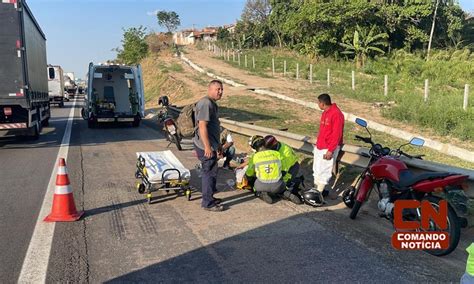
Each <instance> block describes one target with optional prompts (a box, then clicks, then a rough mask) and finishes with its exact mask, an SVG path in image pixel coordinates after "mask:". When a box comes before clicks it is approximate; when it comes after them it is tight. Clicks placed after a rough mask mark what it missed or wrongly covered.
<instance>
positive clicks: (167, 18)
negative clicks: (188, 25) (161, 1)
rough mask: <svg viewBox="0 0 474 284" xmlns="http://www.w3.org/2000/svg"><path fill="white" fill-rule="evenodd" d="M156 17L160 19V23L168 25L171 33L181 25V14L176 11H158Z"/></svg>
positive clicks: (167, 27)
mask: <svg viewBox="0 0 474 284" xmlns="http://www.w3.org/2000/svg"><path fill="white" fill-rule="evenodd" d="M156 18H157V19H158V25H159V26H161V27H166V29H167V30H168V33H170V34H171V33H173V32H174V31H176V29H177V28H178V27H179V25H181V21H180V20H179V15H178V14H176V12H174V11H169V12H167V11H158V13H156Z"/></svg>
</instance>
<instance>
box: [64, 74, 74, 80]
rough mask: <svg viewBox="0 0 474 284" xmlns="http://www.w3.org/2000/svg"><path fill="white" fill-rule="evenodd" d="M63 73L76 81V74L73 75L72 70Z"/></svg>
mask: <svg viewBox="0 0 474 284" xmlns="http://www.w3.org/2000/svg"><path fill="white" fill-rule="evenodd" d="M64 75H65V76H68V77H69V78H70V79H71V80H72V81H74V82H76V76H75V75H74V72H66V74H64Z"/></svg>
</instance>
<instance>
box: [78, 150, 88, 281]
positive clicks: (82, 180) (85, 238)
mask: <svg viewBox="0 0 474 284" xmlns="http://www.w3.org/2000/svg"><path fill="white" fill-rule="evenodd" d="M79 152H80V153H81V192H82V203H81V207H82V210H85V199H86V198H85V196H86V193H85V186H84V183H85V181H84V155H83V152H82V146H81V147H80V151H79ZM82 227H83V230H82V237H83V239H84V249H85V257H84V262H85V266H86V279H85V280H86V281H85V282H86V283H90V279H89V276H90V267H89V250H88V247H87V222H86V218H82Z"/></svg>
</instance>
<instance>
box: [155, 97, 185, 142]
mask: <svg viewBox="0 0 474 284" xmlns="http://www.w3.org/2000/svg"><path fill="white" fill-rule="evenodd" d="M158 105H161V106H162V107H161V109H160V111H159V112H158V122H159V123H160V124H163V131H164V132H165V134H166V140H168V141H169V142H170V144H171V143H174V144H176V147H177V148H178V150H179V151H181V150H182V147H181V137H180V135H179V131H178V126H177V124H176V122H175V121H174V119H173V117H172V116H171V115H170V114H169V109H168V107H169V100H168V97H167V96H163V97H160V98H159V99H158ZM168 146H169V144H168Z"/></svg>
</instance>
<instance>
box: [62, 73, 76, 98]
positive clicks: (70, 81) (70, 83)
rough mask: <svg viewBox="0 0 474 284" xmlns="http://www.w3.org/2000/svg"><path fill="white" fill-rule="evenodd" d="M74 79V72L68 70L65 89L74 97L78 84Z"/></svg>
mask: <svg viewBox="0 0 474 284" xmlns="http://www.w3.org/2000/svg"><path fill="white" fill-rule="evenodd" d="M74 79H75V78H74V73H71V72H68V73H66V74H64V90H65V91H66V92H67V93H68V94H69V97H70V98H72V97H74V95H75V94H76V91H77V85H76V82H75V81H74Z"/></svg>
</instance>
